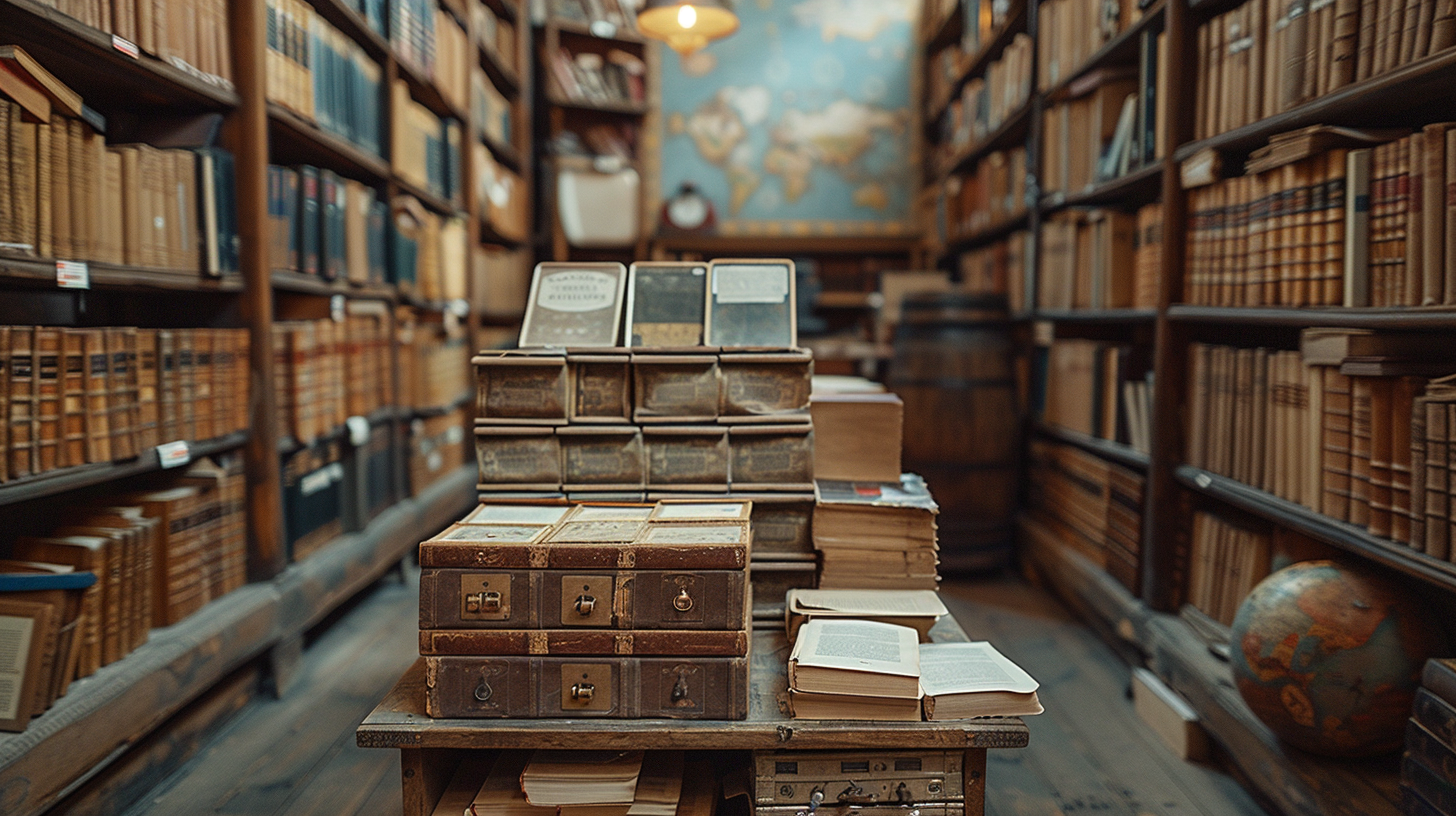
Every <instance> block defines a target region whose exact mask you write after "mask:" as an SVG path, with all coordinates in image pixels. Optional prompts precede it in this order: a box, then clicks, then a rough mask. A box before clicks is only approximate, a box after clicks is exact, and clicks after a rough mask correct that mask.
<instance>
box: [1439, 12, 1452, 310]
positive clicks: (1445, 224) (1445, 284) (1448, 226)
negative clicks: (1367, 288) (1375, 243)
mask: <svg viewBox="0 0 1456 816" xmlns="http://www.w3.org/2000/svg"><path fill="white" fill-rule="evenodd" d="M1453 14H1456V9H1453ZM1452 23H1453V27H1456V17H1453V19H1452ZM1445 169H1446V176H1445V180H1444V182H1443V184H1444V186H1443V188H1442V190H1443V193H1442V196H1441V198H1440V199H1439V202H1440V207H1439V209H1440V211H1441V212H1442V213H1443V214H1444V218H1443V220H1442V222H1441V227H1440V229H1441V237H1442V246H1443V247H1444V250H1445V254H1444V256H1443V258H1442V259H1441V261H1440V263H1441V264H1442V268H1443V269H1444V270H1445V277H1444V279H1443V281H1442V288H1441V295H1442V297H1441V303H1443V304H1446V305H1451V304H1456V128H1450V129H1448V130H1447V131H1446V145H1445Z"/></svg>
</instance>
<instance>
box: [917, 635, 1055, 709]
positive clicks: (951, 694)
mask: <svg viewBox="0 0 1456 816" xmlns="http://www.w3.org/2000/svg"><path fill="white" fill-rule="evenodd" d="M920 685H921V688H923V689H924V690H925V699H924V701H923V703H922V705H923V707H924V709H925V719H927V720H955V719H962V718H965V717H1025V716H1029V715H1032V714H1040V713H1041V712H1042V707H1041V702H1040V701H1039V700H1037V696H1036V689H1037V685H1038V684H1037V682H1036V681H1035V680H1033V679H1032V677H1031V675H1029V674H1027V673H1026V671H1025V670H1024V669H1022V668H1021V667H1020V666H1018V665H1016V664H1015V663H1013V662H1012V661H1011V660H1009V659H1007V658H1006V656H1005V655H1002V654H1001V653H1000V652H998V651H997V650H996V647H994V646H992V645H991V644H990V643H987V642H986V641H976V642H971V643H923V644H921V645H920Z"/></svg>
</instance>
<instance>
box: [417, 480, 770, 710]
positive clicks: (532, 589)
mask: <svg viewBox="0 0 1456 816" xmlns="http://www.w3.org/2000/svg"><path fill="white" fill-rule="evenodd" d="M750 510H751V504H750V503H749V502H744V501H733V500H727V501H694V502H662V503H658V504H655V505H653V504H572V505H567V504H549V503H548V504H482V505H480V506H479V507H477V508H476V509H475V510H472V511H471V512H470V514H469V515H467V516H466V517H465V518H463V519H461V520H460V521H459V522H458V523H456V524H454V525H452V526H451V527H450V528H449V529H447V530H446V531H445V532H443V533H441V534H439V535H437V536H435V537H434V538H431V539H429V540H428V541H425V542H424V543H423V544H421V545H420V565H421V567H422V568H423V571H422V572H421V574H420V654H422V655H424V656H425V662H426V666H427V675H428V678H429V679H428V680H427V682H426V689H425V695H426V710H427V711H428V712H429V713H430V715H431V716H434V717H471V718H490V717H576V718H602V717H607V718H622V717H669V718H675V719H742V718H744V717H745V716H747V710H748V709H747V706H748V658H747V654H748V642H749V622H750V617H749V614H750V609H751V598H750V592H749V588H748V576H747V566H748V554H749V551H750V545H749V542H750V539H751V536H750V522H749V513H750Z"/></svg>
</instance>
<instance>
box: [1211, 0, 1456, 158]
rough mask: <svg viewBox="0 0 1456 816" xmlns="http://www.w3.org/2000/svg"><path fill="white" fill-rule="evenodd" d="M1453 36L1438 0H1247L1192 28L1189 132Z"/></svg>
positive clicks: (1359, 74)
mask: <svg viewBox="0 0 1456 816" xmlns="http://www.w3.org/2000/svg"><path fill="white" fill-rule="evenodd" d="M1402 8H1403V9H1404V11H1403V12H1402ZM1453 44H1456V16H1453V15H1452V14H1450V13H1449V10H1447V9H1446V8H1445V7H1444V6H1439V5H1438V4H1437V3H1436V2H1435V0H1424V2H1411V3H1407V4H1404V6H1403V7H1402V6H1386V5H1384V4H1380V3H1377V2H1376V1H1375V0H1340V2H1334V3H1324V4H1319V3H1312V4H1309V5H1308V8H1307V7H1306V4H1305V3H1304V2H1302V0H1250V2H1246V3H1244V4H1242V5H1240V6H1239V7H1238V8H1235V9H1233V10H1232V11H1227V12H1224V13H1223V14H1220V15H1218V16H1216V17H1214V18H1213V19H1211V20H1209V21H1208V22H1207V23H1204V24H1203V25H1201V26H1199V28H1198V54H1197V58H1198V68H1197V79H1198V86H1197V96H1196V107H1195V108H1194V110H1195V124H1194V138H1196V139H1205V138H1208V137H1210V136H1214V135H1216V134H1219V133H1223V132H1224V131H1227V130H1232V129H1233V128H1236V127H1240V126H1242V125H1245V124H1248V123H1249V122H1253V121H1256V120H1259V119H1265V118H1268V117H1270V116H1273V115H1275V114H1277V113H1281V112H1283V111H1286V110H1289V109H1290V108H1293V107H1295V106H1297V105H1301V104H1303V103H1305V102H1308V101H1309V100H1312V99H1316V98H1318V97H1320V96H1323V95H1325V94H1328V93H1331V92H1333V91H1335V90H1336V89H1338V88H1342V87H1344V86H1346V85H1349V84H1351V83H1353V82H1358V81H1361V80H1365V79H1369V78H1371V77H1376V76H1380V75H1382V74H1385V73H1387V72H1389V71H1393V70H1395V69H1396V68H1399V67H1401V66H1403V65H1406V64H1408V63H1411V62H1414V61H1417V60H1420V59H1421V58H1423V57H1425V56H1427V55H1429V54H1436V53H1438V52H1441V51H1444V50H1446V49H1447V48H1450V47H1451V46H1452V45H1453Z"/></svg>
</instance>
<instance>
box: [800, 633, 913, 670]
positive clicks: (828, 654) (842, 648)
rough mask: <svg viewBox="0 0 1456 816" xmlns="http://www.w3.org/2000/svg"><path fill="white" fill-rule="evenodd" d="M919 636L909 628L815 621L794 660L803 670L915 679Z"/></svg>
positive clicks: (803, 634)
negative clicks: (869, 673) (863, 672)
mask: <svg viewBox="0 0 1456 816" xmlns="http://www.w3.org/2000/svg"><path fill="white" fill-rule="evenodd" d="M919 639H920V636H919V634H918V633H917V632H916V631H915V630H914V629H911V628H910V627H908V626H896V625H894V624H891V623H878V622H875V621H862V620H823V619H816V620H811V621H809V622H808V623H806V624H804V628H803V629H801V630H799V638H798V640H796V641H794V651H793V654H792V656H791V658H790V659H792V660H795V661H797V662H798V664H799V665H800V666H814V667H820V668H826V669H849V670H851V671H866V672H879V673H882V674H898V675H906V676H910V677H914V676H915V675H916V674H917V673H918V671H919V670H918V668H917V666H918V656H917V655H918V652H917V643H918V641H919Z"/></svg>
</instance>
